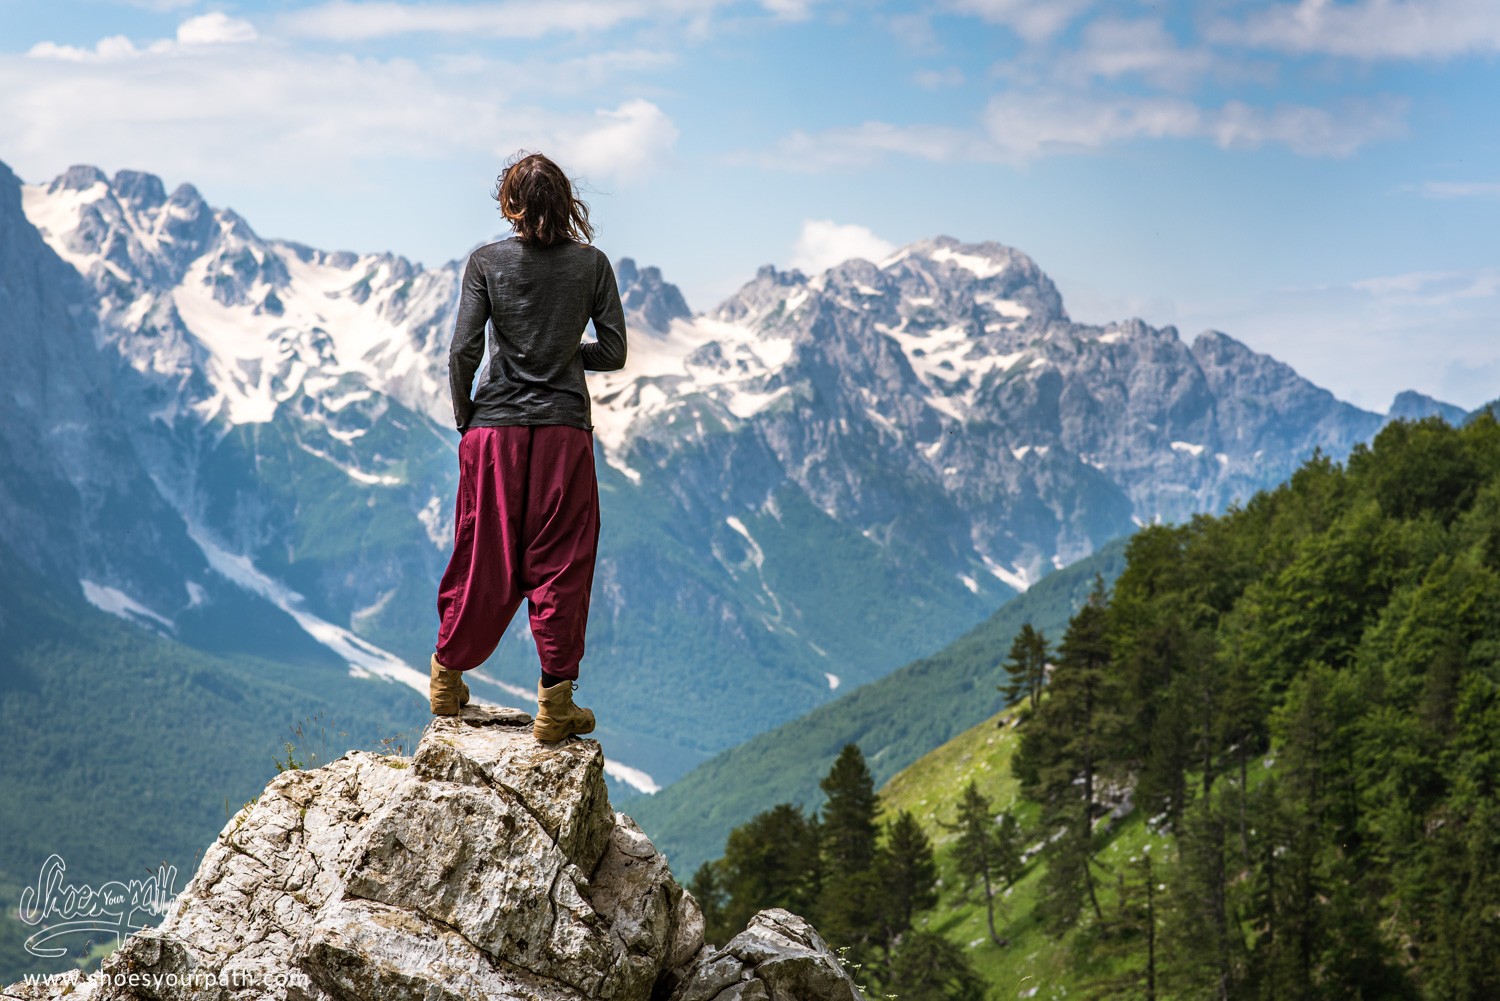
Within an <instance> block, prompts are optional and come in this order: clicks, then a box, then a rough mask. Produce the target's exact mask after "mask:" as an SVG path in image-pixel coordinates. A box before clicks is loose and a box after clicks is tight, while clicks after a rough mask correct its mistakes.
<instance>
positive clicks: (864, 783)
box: [818, 744, 876, 873]
mask: <svg viewBox="0 0 1500 1001" xmlns="http://www.w3.org/2000/svg"><path fill="white" fill-rule="evenodd" d="M818 785H819V788H821V789H822V790H823V794H824V795H825V796H827V797H828V799H827V802H826V803H824V805H823V811H822V818H823V852H824V858H825V860H826V862H827V864H828V870H829V872H830V873H840V872H862V871H864V870H867V869H869V868H870V866H871V865H873V864H874V862H875V837H876V828H875V812H876V800H875V779H874V777H873V776H872V775H871V774H870V769H869V767H868V766H867V765H866V764H865V756H864V754H862V753H861V752H860V749H859V747H858V746H857V745H855V744H845V745H844V747H843V749H842V750H841V751H839V756H838V759H837V760H836V761H834V763H833V767H832V768H830V769H829V770H828V774H827V775H826V776H824V778H823V781H822V782H820V783H819V784H818Z"/></svg>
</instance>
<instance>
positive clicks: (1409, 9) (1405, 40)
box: [1209, 0, 1500, 59]
mask: <svg viewBox="0 0 1500 1001" xmlns="http://www.w3.org/2000/svg"><path fill="white" fill-rule="evenodd" d="M1209 36H1210V37H1211V38H1212V39H1213V40H1214V41H1217V42H1222V43H1224V44H1229V45H1245V46H1254V47H1261V48H1268V49H1274V50H1277V51H1280V52H1297V53H1321V54H1326V55H1335V56H1347V57H1352V58H1356V59H1441V58H1445V57H1449V56H1457V55H1463V54H1465V53H1472V52H1497V51H1500V4H1496V3H1495V0H1355V2H1352V3H1331V2H1328V0H1301V2H1299V3H1295V4H1276V5H1274V6H1271V7H1269V8H1261V9H1257V10H1255V11H1254V12H1253V13H1251V14H1250V15H1249V16H1248V17H1247V18H1246V19H1245V20H1243V21H1239V22H1235V21H1227V20H1224V21H1217V22H1214V23H1213V24H1212V25H1211V26H1210V28H1209Z"/></svg>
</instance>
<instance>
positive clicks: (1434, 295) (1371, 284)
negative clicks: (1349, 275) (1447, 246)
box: [1352, 268, 1500, 307]
mask: <svg viewBox="0 0 1500 1001" xmlns="http://www.w3.org/2000/svg"><path fill="white" fill-rule="evenodd" d="M1352 284H1353V287H1354V288H1356V289H1358V290H1359V291H1361V292H1365V293H1367V294H1369V295H1371V296H1374V297H1375V298H1377V299H1382V300H1385V301H1387V302H1392V303H1397V304H1401V305H1407V306H1423V307H1431V306H1447V305H1450V304H1452V303H1455V302H1460V301H1462V300H1465V299H1490V298H1494V297H1495V296H1497V295H1500V268H1479V269H1477V270H1473V271H1408V272H1405V273H1402V274H1397V275H1383V276H1380V277H1376V278H1366V279H1363V280H1361V281H1357V282H1353V283H1352Z"/></svg>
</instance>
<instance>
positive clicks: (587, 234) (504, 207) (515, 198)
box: [494, 149, 594, 247]
mask: <svg viewBox="0 0 1500 1001" xmlns="http://www.w3.org/2000/svg"><path fill="white" fill-rule="evenodd" d="M494 199H495V201H497V202H499V203H500V214H501V215H503V216H505V218H506V220H507V221H508V222H509V223H510V224H511V226H513V227H514V228H515V231H516V236H518V237H520V238H521V239H522V240H525V241H526V242H527V243H536V244H540V245H541V246H543V247H550V246H552V244H554V243H562V242H563V241H564V240H572V241H573V242H574V243H589V242H590V241H592V240H593V239H594V227H593V226H591V225H589V207H588V205H587V204H586V203H585V202H584V201H583V200H582V199H580V198H579V197H578V194H577V193H576V192H575V191H574V190H573V182H572V181H570V180H568V175H567V174H564V173H563V172H562V168H561V167H559V166H558V165H557V164H555V163H553V162H552V160H551V159H549V158H548V157H545V156H543V155H542V154H541V153H531V152H528V151H527V150H524V149H523V150H521V151H519V152H518V153H516V154H515V155H514V156H512V157H511V158H510V160H509V161H508V162H507V163H506V165H505V169H504V170H503V171H501V172H500V176H499V177H497V178H496V179H495V194H494Z"/></svg>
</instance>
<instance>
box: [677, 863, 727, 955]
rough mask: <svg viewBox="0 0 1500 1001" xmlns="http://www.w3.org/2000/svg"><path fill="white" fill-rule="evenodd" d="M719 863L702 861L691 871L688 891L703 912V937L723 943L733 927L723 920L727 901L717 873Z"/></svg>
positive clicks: (719, 943) (721, 881) (720, 878)
mask: <svg viewBox="0 0 1500 1001" xmlns="http://www.w3.org/2000/svg"><path fill="white" fill-rule="evenodd" d="M720 864H721V863H719V862H704V863H703V864H702V865H700V866H699V867H698V868H697V870H696V871H695V872H694V873H693V879H692V882H690V883H689V884H688V892H689V893H691V894H692V895H693V899H695V900H696V901H698V909H699V910H700V911H701V912H702V913H703V935H704V938H706V939H707V940H708V941H710V942H713V943H715V944H718V945H723V944H724V942H725V941H727V940H728V938H729V936H730V935H731V934H732V933H733V929H730V928H728V927H727V926H726V923H725V921H724V905H725V904H726V903H728V898H727V896H726V894H725V893H724V885H723V880H722V877H721V876H720V875H719V866H720Z"/></svg>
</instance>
